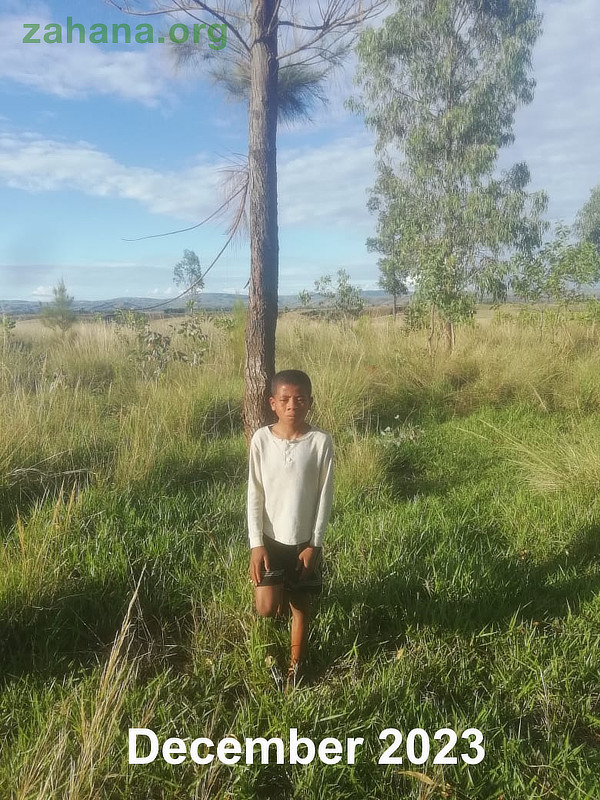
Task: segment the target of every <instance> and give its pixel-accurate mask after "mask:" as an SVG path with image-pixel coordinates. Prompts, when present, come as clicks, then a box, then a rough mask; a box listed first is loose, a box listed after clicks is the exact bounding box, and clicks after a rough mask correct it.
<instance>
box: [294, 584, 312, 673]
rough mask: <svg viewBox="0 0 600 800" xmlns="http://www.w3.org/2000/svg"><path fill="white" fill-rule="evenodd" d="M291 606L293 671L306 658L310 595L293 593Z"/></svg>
mask: <svg viewBox="0 0 600 800" xmlns="http://www.w3.org/2000/svg"><path fill="white" fill-rule="evenodd" d="M289 604H290V610H291V612H292V632H291V647H290V669H292V668H293V667H295V666H296V664H301V663H302V662H303V661H304V659H305V658H306V650H307V643H308V622H309V618H310V595H308V594H306V593H305V592H293V593H291V594H290V595H289Z"/></svg>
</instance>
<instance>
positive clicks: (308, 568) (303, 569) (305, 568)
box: [298, 545, 321, 580]
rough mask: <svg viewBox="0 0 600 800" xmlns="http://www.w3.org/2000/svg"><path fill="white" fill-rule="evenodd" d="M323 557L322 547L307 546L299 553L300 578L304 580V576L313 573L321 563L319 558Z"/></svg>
mask: <svg viewBox="0 0 600 800" xmlns="http://www.w3.org/2000/svg"><path fill="white" fill-rule="evenodd" d="M320 558H321V548H320V547H310V545H309V546H308V547H305V548H304V550H302V551H301V552H300V553H298V566H299V575H298V578H299V579H300V580H302V579H303V578H306V577H308V576H309V575H311V574H312V572H313V570H314V568H315V567H316V566H317V564H318V563H319V559H320Z"/></svg>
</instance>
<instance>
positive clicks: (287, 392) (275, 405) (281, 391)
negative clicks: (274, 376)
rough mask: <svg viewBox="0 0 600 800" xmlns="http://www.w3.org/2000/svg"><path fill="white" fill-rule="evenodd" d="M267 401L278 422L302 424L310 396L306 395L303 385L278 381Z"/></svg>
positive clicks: (309, 402)
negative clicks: (275, 388) (273, 392)
mask: <svg viewBox="0 0 600 800" xmlns="http://www.w3.org/2000/svg"><path fill="white" fill-rule="evenodd" d="M269 402H270V403H271V408H272V410H273V411H274V412H275V414H277V419H278V420H279V421H280V422H284V423H286V424H287V425H290V424H291V425H302V423H303V422H304V420H305V419H306V415H307V414H308V411H309V409H310V407H311V405H312V397H309V396H308V394H307V392H306V389H305V388H304V387H303V386H294V385H293V384H291V383H280V384H279V386H278V387H277V390H276V392H275V394H274V395H272V397H270V398H269Z"/></svg>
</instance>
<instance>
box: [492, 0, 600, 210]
mask: <svg viewBox="0 0 600 800" xmlns="http://www.w3.org/2000/svg"><path fill="white" fill-rule="evenodd" d="M538 9H539V11H541V12H542V13H543V14H544V20H543V33H542V35H541V36H540V38H539V39H538V42H537V44H536V47H535V51H534V57H533V76H534V77H535V80H536V89H535V97H534V100H533V103H531V105H529V106H527V107H526V108H524V109H522V110H521V111H520V112H519V113H518V115H517V118H516V125H515V136H516V140H515V144H514V146H513V147H512V148H511V149H510V150H509V151H508V152H506V153H505V154H503V156H502V159H501V163H502V164H503V165H508V164H511V163H514V162H515V161H517V160H525V161H526V162H527V164H528V165H529V168H530V170H531V174H532V187H533V188H536V189H537V188H540V189H545V190H547V191H548V193H549V195H550V208H549V216H550V217H554V218H563V219H565V220H567V221H572V219H573V217H574V215H575V213H576V212H577V211H578V209H579V208H580V207H581V206H582V205H583V204H584V203H585V201H586V200H587V199H588V196H589V190H590V189H591V188H592V186H595V185H596V184H598V183H600V168H598V166H597V165H598V164H599V163H600V137H598V129H599V128H600V59H598V58H597V57H596V56H595V53H597V49H598V40H599V39H600V8H599V6H598V0H570V1H569V2H568V3H565V2H563V1H562V0H542V1H541V2H540V3H539V4H538Z"/></svg>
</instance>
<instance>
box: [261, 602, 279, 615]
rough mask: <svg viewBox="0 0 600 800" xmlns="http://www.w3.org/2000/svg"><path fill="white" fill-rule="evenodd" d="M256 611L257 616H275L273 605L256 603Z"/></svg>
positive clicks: (275, 611) (275, 608)
mask: <svg viewBox="0 0 600 800" xmlns="http://www.w3.org/2000/svg"><path fill="white" fill-rule="evenodd" d="M256 613H257V614H258V616H259V617H276V616H277V607H276V606H275V607H273V606H270V605H259V604H258V603H257V604H256Z"/></svg>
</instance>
